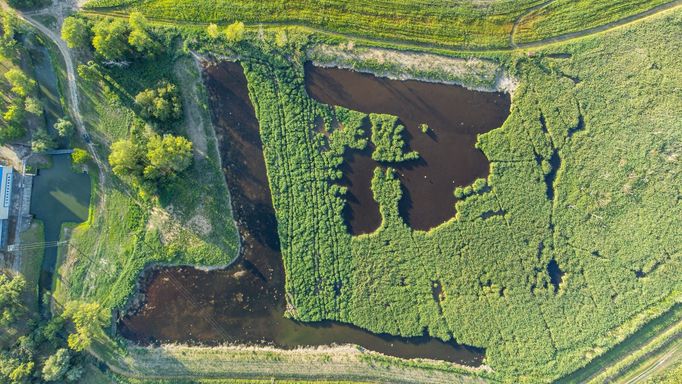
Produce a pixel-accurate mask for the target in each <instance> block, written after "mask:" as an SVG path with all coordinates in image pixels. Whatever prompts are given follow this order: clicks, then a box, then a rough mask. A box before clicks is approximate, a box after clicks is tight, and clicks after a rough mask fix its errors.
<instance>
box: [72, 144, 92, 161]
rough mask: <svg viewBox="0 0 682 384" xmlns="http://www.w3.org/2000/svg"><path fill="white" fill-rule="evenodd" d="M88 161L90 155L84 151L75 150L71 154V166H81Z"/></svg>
mask: <svg viewBox="0 0 682 384" xmlns="http://www.w3.org/2000/svg"><path fill="white" fill-rule="evenodd" d="M88 160H90V154H89V153H88V151H86V150H85V149H81V148H75V149H74V150H73V152H72V153H71V162H72V163H73V165H83V164H85V162H86V161H88Z"/></svg>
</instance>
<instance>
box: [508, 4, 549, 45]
mask: <svg viewBox="0 0 682 384" xmlns="http://www.w3.org/2000/svg"><path fill="white" fill-rule="evenodd" d="M554 1H555V0H548V1H545V2H543V3H540V4H538V5H536V6H534V7H531V8H528V10H527V11H526V12H525V13H523V14H522V15H521V16H519V17H517V18H516V20H515V21H514V25H513V26H512V30H511V33H510V34H509V46H510V47H512V48H518V47H519V46H518V45H516V43H515V42H514V35H516V29H517V28H518V27H519V25H521V21H523V19H525V18H526V16H528V15H530V14H531V13H533V12H535V11H537V10H538V9H540V8H544V7H546V6H548V5H549V4H550V3H553V2H554Z"/></svg>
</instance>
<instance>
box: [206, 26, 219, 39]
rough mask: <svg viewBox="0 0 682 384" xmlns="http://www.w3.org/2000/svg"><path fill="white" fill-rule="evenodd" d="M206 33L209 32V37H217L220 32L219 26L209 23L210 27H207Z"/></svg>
mask: <svg viewBox="0 0 682 384" xmlns="http://www.w3.org/2000/svg"><path fill="white" fill-rule="evenodd" d="M206 33H207V34H208V37H210V38H211V39H217V38H218V35H219V34H220V32H219V31H218V26H217V25H216V24H213V23H211V24H209V25H208V27H206Z"/></svg>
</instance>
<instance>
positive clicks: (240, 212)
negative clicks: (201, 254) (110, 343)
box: [119, 63, 484, 366]
mask: <svg viewBox="0 0 682 384" xmlns="http://www.w3.org/2000/svg"><path fill="white" fill-rule="evenodd" d="M205 77H206V79H205V80H206V84H207V87H208V90H209V95H210V98H211V100H210V103H211V108H212V111H213V122H214V125H215V129H216V133H217V135H218V139H219V143H220V151H221V156H222V160H223V166H224V171H225V177H226V180H227V181H228V186H229V189H230V193H231V197H232V205H233V210H234V215H235V218H236V220H237V222H238V227H239V231H240V235H241V237H242V239H243V244H242V245H243V247H242V253H241V255H240V257H239V260H238V261H237V263H236V264H235V265H232V266H231V267H229V268H227V269H224V270H214V271H201V270H197V269H195V268H189V267H173V268H159V269H153V270H150V271H148V272H147V273H146V274H145V276H143V278H142V279H143V281H142V286H143V287H144V290H143V292H144V293H145V300H144V302H143V303H142V305H140V306H139V307H137V308H134V309H133V311H131V312H130V313H129V314H127V315H124V316H123V317H122V318H121V319H120V321H119V331H120V333H121V334H122V335H123V336H124V337H126V338H128V339H131V340H135V341H138V342H141V343H153V342H158V341H164V342H189V343H192V342H200V343H204V344H217V343H224V342H232V343H242V344H244V343H246V344H254V343H256V344H267V345H275V346H278V347H282V348H294V347H299V346H317V345H329V344H334V343H336V344H345V343H353V344H358V345H360V346H362V347H364V348H366V349H370V350H373V351H378V352H381V353H384V354H387V355H392V356H398V357H404V358H415V357H423V358H432V359H439V360H446V361H453V362H459V363H463V364H467V365H473V366H477V365H480V364H481V361H482V359H483V357H484V351H483V350H480V349H477V348H470V347H465V346H460V345H457V344H455V343H444V342H442V341H439V340H435V339H433V338H429V337H415V338H401V337H394V336H389V335H377V334H372V333H370V332H367V331H364V330H362V329H359V328H357V327H353V326H350V325H346V324H340V323H336V322H321V323H316V324H310V323H300V322H297V321H293V320H290V319H286V318H284V317H283V314H284V306H285V299H284V270H283V266H282V256H281V254H280V252H279V242H278V236H277V222H276V220H275V213H274V210H273V207H272V201H271V198H270V189H269V187H268V182H267V176H266V170H265V162H264V160H263V153H262V144H261V140H260V135H259V131H258V123H257V121H256V117H255V113H254V110H253V107H252V105H251V102H250V100H249V98H248V93H247V88H246V79H245V77H244V74H243V72H242V68H241V66H240V65H239V64H236V63H221V64H219V65H214V66H209V67H207V68H206V70H205Z"/></svg>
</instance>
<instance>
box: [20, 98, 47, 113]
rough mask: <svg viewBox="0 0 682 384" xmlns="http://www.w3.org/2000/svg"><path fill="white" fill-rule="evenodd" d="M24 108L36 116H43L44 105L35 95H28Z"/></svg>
mask: <svg viewBox="0 0 682 384" xmlns="http://www.w3.org/2000/svg"><path fill="white" fill-rule="evenodd" d="M24 108H25V109H26V111H27V112H29V113H32V114H34V115H36V116H42V114H43V106H42V105H41V104H40V102H39V101H38V100H36V98H34V97H27V98H26V100H25V101H24Z"/></svg>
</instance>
